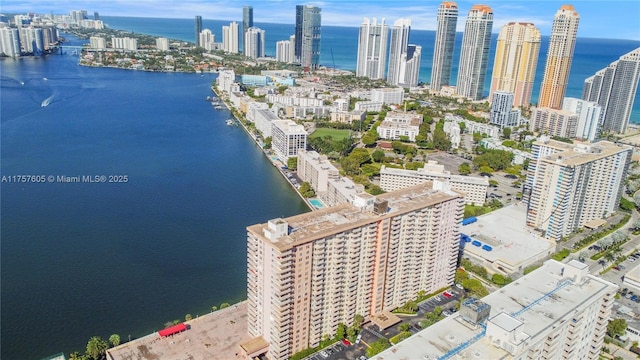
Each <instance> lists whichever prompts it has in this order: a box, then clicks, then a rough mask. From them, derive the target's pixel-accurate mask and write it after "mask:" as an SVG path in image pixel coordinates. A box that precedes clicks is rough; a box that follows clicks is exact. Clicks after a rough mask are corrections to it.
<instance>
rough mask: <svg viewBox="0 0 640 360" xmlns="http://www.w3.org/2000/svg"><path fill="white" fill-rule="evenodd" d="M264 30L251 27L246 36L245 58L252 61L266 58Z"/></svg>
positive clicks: (244, 45)
mask: <svg viewBox="0 0 640 360" xmlns="http://www.w3.org/2000/svg"><path fill="white" fill-rule="evenodd" d="M264 46H265V40H264V30H262V29H260V28H257V27H250V28H248V29H247V33H246V34H245V35H244V43H243V48H244V56H247V57H250V58H252V59H257V58H261V57H264Z"/></svg>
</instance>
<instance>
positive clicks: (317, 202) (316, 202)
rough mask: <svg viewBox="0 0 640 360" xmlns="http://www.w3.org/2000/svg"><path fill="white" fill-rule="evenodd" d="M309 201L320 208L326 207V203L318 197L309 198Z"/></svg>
mask: <svg viewBox="0 0 640 360" xmlns="http://www.w3.org/2000/svg"><path fill="white" fill-rule="evenodd" d="M309 202H310V203H311V205H313V206H315V207H316V208H318V209H322V208H323V207H324V205H322V203H321V202H320V200H318V199H311V200H309Z"/></svg>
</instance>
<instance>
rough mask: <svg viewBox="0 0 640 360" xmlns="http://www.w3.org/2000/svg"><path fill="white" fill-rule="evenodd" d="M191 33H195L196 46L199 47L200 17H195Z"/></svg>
mask: <svg viewBox="0 0 640 360" xmlns="http://www.w3.org/2000/svg"><path fill="white" fill-rule="evenodd" d="M193 31H194V33H195V39H196V46H200V33H201V32H202V16H200V15H196V18H195V20H194V23H193Z"/></svg>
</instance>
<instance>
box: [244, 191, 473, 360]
mask: <svg viewBox="0 0 640 360" xmlns="http://www.w3.org/2000/svg"><path fill="white" fill-rule="evenodd" d="M440 185H441V190H435V189H434V188H433V187H434V184H432V183H425V184H422V185H417V186H415V187H411V188H407V189H403V190H399V191H395V192H392V193H387V194H383V195H379V196H377V197H374V196H371V195H368V194H361V195H360V196H359V197H357V198H356V199H355V201H354V203H353V204H343V205H338V206H334V207H330V208H324V209H320V210H318V211H315V212H311V213H306V214H302V215H297V216H293V217H289V218H286V219H281V218H280V219H273V220H270V221H269V222H268V223H265V224H257V225H253V226H249V227H248V228H247V297H248V331H249V334H250V335H251V336H253V337H255V340H256V341H261V342H266V343H268V344H269V348H268V352H267V356H268V357H269V358H270V359H288V358H289V357H290V356H291V355H293V354H295V353H297V352H299V351H301V350H304V349H307V348H309V347H314V346H317V345H318V344H319V343H320V341H321V340H322V338H323V337H324V336H325V335H331V334H334V333H335V331H336V329H337V327H338V324H340V323H343V324H352V323H353V320H354V317H355V315H356V314H359V315H362V316H365V317H368V316H371V315H374V314H379V313H381V312H383V311H387V310H390V309H393V308H395V307H397V306H400V305H402V304H404V303H405V302H406V301H408V300H410V299H413V298H415V296H416V294H417V293H418V291H421V290H424V291H426V292H427V293H430V292H434V291H437V290H438V289H441V288H443V287H446V286H450V285H451V284H452V282H453V278H454V272H455V269H456V262H457V255H458V246H459V241H460V233H459V224H460V220H461V219H462V213H463V204H464V202H463V200H462V197H461V195H460V194H458V193H457V192H454V191H451V190H448V189H447V188H446V187H444V186H443V184H440Z"/></svg>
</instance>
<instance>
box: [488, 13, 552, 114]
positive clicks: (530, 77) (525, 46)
mask: <svg viewBox="0 0 640 360" xmlns="http://www.w3.org/2000/svg"><path fill="white" fill-rule="evenodd" d="M539 52H540V30H538V29H537V28H536V27H535V26H534V25H533V24H531V23H520V22H518V23H516V22H510V23H508V24H506V25H504V26H503V27H502V29H500V34H499V35H498V45H497V46H496V57H495V61H494V62H493V72H492V76H491V90H490V91H489V96H490V99H489V101H490V102H493V94H494V93H495V92H496V91H508V92H510V93H512V94H513V96H514V97H513V106H515V107H521V106H529V104H530V103H531V91H532V90H533V81H534V78H535V75H536V65H537V64H538V53H539Z"/></svg>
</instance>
